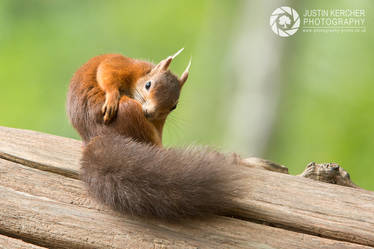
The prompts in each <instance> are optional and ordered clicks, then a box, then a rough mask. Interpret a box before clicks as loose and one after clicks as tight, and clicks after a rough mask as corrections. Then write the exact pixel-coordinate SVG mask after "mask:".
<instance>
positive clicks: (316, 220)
mask: <svg viewBox="0 0 374 249" xmlns="http://www.w3.org/2000/svg"><path fill="white" fill-rule="evenodd" d="M79 156H80V142H79V141H76V140H72V139H66V138H61V137H57V136H52V135H47V134H42V133H38V132H32V131H24V130H19V129H11V128H5V127H0V157H2V158H5V159H8V160H13V161H15V162H18V163H21V164H24V165H27V166H31V167H34V168H37V169H41V170H46V171H50V172H54V173H57V174H52V173H50V172H43V171H40V170H34V171H35V172H34V174H33V175H34V176H33V178H30V175H31V173H30V172H28V173H25V172H24V170H32V169H30V168H28V167H23V166H21V165H19V164H14V165H13V166H6V167H5V166H4V167H1V175H0V185H1V186H2V190H1V191H0V193H6V195H9V196H10V197H12V196H13V197H12V198H13V199H12V198H10V200H13V204H12V202H10V203H7V201H5V200H7V199H6V198H7V197H6V196H4V197H3V198H1V202H5V203H2V204H1V206H2V207H1V208H7V207H8V208H11V207H13V208H14V210H12V209H6V210H7V212H12V211H14V212H16V211H17V210H16V209H17V207H20V206H22V205H25V203H34V201H35V203H37V204H35V205H36V206H35V210H34V211H35V213H33V214H32V215H34V216H35V215H38V212H40V211H41V209H39V208H37V207H38V205H40V206H43V207H45V208H46V209H48V205H49V202H48V201H47V200H44V199H41V200H39V199H40V198H39V197H40V196H42V197H44V198H48V199H52V200H54V202H52V203H54V205H55V206H53V208H49V209H48V210H57V211H55V212H57V213H56V214H55V213H53V212H52V211H49V212H51V213H50V215H57V216H56V217H59V218H61V219H63V216H61V215H60V216H58V215H59V212H58V210H65V212H69V211H68V210H71V212H72V213H73V214H77V213H80V212H85V211H84V210H89V211H90V212H91V213H90V212H88V213H89V214H90V215H91V216H90V217H91V218H92V219H93V217H95V216H96V215H98V220H97V221H100V222H99V223H100V224H101V223H103V224H104V225H103V224H101V226H103V228H102V229H104V230H105V232H106V231H110V230H111V229H110V228H109V227H112V224H111V223H112V222H114V223H113V224H117V225H118V223H116V222H118V220H121V221H122V222H123V224H127V223H130V224H133V222H134V218H131V219H130V218H129V217H127V218H126V217H119V216H118V215H117V216H116V215H113V213H111V212H110V211H108V210H106V209H105V208H102V207H98V206H97V204H95V203H94V202H93V201H92V200H91V199H89V198H88V197H87V196H86V194H85V193H86V192H85V190H84V188H83V186H82V184H81V183H80V182H79V181H78V180H74V179H71V178H67V177H66V176H69V177H73V178H77V176H78V168H79V165H78V162H79ZM5 162H6V161H5ZM8 163H9V162H8ZM15 165H17V167H18V168H17V167H16V166H15ZM20 167H23V170H20V169H19V168H20ZM7 168H8V169H7ZM9 168H15V169H16V171H15V172H13V173H11V171H8V170H9ZM241 171H242V174H243V176H245V180H243V181H241V182H239V183H238V184H239V185H240V186H243V188H244V189H246V195H245V197H244V198H242V199H238V200H237V203H238V209H237V211H236V212H235V213H233V214H232V215H233V216H235V217H241V218H242V219H248V220H251V221H256V222H264V223H265V224H270V225H272V226H277V227H281V228H282V229H279V228H274V227H270V226H267V225H262V224H255V223H252V222H248V221H241V220H238V219H229V218H224V217H217V218H215V219H213V220H212V221H209V222H208V221H204V222H203V221H193V222H192V221H191V222H188V223H185V225H186V224H188V225H186V226H187V227H189V228H190V229H192V230H188V231H185V230H183V229H187V228H185V226H183V227H181V226H175V227H172V228H170V227H168V226H166V225H165V224H159V223H152V226H155V227H151V228H146V229H145V228H144V224H143V223H142V224H138V223H136V224H137V228H138V229H139V230H141V231H144V230H145V231H153V229H156V230H157V229H159V226H161V227H164V228H165V227H168V229H170V230H171V231H172V234H173V236H171V237H170V238H169V237H167V236H166V235H164V234H162V235H160V234H151V235H152V236H154V237H152V236H151V235H149V236H151V237H149V239H148V240H147V239H144V241H146V242H145V243H148V244H146V245H152V246H153V245H154V244H152V242H151V241H153V239H155V238H158V236H161V237H162V236H164V237H162V238H165V236H166V237H167V240H166V241H167V243H169V244H168V245H169V246H171V245H181V244H178V243H182V244H184V243H187V242H188V243H187V244H185V245H186V246H187V245H188V246H192V247H194V246H201V244H198V243H203V244H204V245H208V244H209V245H212V247H213V246H218V247H217V248H219V246H220V245H221V240H222V241H224V242H226V244H224V243H223V245H225V246H226V247H227V246H228V245H230V246H232V245H235V247H238V248H240V247H244V248H252V247H253V248H259V247H260V246H259V245H260V244H261V243H263V245H266V246H270V248H300V247H302V248H313V247H312V246H311V245H313V246H314V248H320V246H321V245H329V247H327V248H334V247H333V246H334V245H337V246H336V248H344V246H346V247H347V246H348V248H352V247H353V246H359V245H354V244H351V243H344V242H341V241H347V242H352V243H357V244H361V245H367V246H371V247H374V193H373V192H370V191H365V190H361V189H354V188H347V187H342V186H337V185H332V184H327V183H321V182H316V181H313V180H310V179H305V178H302V177H298V176H290V175H286V174H279V173H274V172H270V171H269V172H268V171H264V170H258V169H251V168H246V167H242V169H241ZM4 172H8V173H6V174H5V173H4ZM22 172H24V173H22ZM7 174H8V177H7V178H5V177H6V175H7ZM43 174H47V175H45V176H43ZM58 174H60V175H58ZM12 176H13V177H14V179H13V180H12ZM15 176H16V177H15ZM58 177H60V178H58ZM27 179H28V181H27ZM30 179H34V180H30ZM48 179H52V182H51V181H48ZM30 181H31V182H30ZM12 182H13V183H12ZM53 184H58V185H53ZM43 186H44V187H43ZM53 186H55V187H53ZM25 188H26V189H25ZM54 189H57V190H54ZM12 191H16V192H12ZM43 191H44V192H43ZM55 191H56V192H55ZM20 193H28V195H24V194H20ZM29 195H31V197H32V198H34V199H32V200H31V201H30V200H29V199H28V198H31V197H30V196H29ZM38 196H39V197H38ZM58 196H59V197H58ZM57 197H58V198H60V199H56V198H57ZM17 198H18V200H20V203H18V205H16V204H17V202H16V200H17ZM38 198H39V199H38ZM21 204H22V205H21ZM12 205H13V206H12ZM66 205H68V206H66ZM18 211H19V212H21V213H20V215H24V214H23V213H22V212H27V209H22V208H20V210H18ZM7 212H5V213H4V214H2V215H5V216H4V217H1V219H2V220H3V218H4V219H9V217H8V216H6V215H10V216H11V214H7ZM39 215H40V214H39ZM100 215H104V216H100ZM69 217H70V216H69ZM40 218H41V219H42V218H43V219H44V216H40ZM70 218H71V219H72V220H74V222H75V221H77V222H78V221H79V215H77V216H74V215H73V216H71V217H70ZM25 219H26V221H27V224H33V223H32V222H33V221H32V220H29V219H28V218H25ZM135 220H136V219H135ZM13 221H14V222H17V219H16V220H13ZM18 221H19V220H18ZM136 221H137V222H141V221H138V220H136ZM19 222H21V221H19ZM49 222H50V223H49ZM147 222H149V221H147ZM21 223H22V222H21ZM7 224H8V225H7ZM9 224H10V225H9ZM11 224H12V223H2V226H3V228H1V229H5V228H4V227H6V228H7V229H10V228H9V226H11ZM17 224H18V223H14V225H15V226H16V225H17ZM46 224H47V226H50V227H54V226H57V225H61V224H54V223H53V221H52V220H48V219H47V221H46ZM93 224H95V225H96V226H98V227H99V226H100V224H98V223H93ZM105 224H107V226H105ZM214 224H215V225H214ZM230 224H231V225H230ZM15 226H13V227H15ZM18 226H21V225H20V224H18ZM191 226H192V227H193V228H191ZM118 227H121V226H118ZM59 229H60V227H59ZM61 229H62V228H61ZM74 229H78V228H75V227H74ZM95 229H99V228H97V227H95ZM106 229H108V230H106ZM118 229H120V228H118ZM121 229H125V230H123V231H124V232H123V233H122V234H121V236H125V237H126V236H129V234H128V233H130V230H131V229H129V230H126V226H125V228H123V227H121ZM269 229H270V230H269ZM99 230H100V229H99ZM251 230H252V231H253V230H254V231H255V232H252V233H251ZM290 230H293V231H295V232H291V231H290ZM28 231H29V232H28V233H29V234H32V233H33V231H32V229H31V228H30V230H28ZM48 231H49V230H48ZM48 231H44V233H43V236H44V237H43V236H40V237H37V238H39V239H41V238H49V237H48ZM64 231H65V230H64ZM101 231H102V230H101ZM192 231H194V232H192ZM204 231H211V232H212V235H211V237H209V236H205V234H204ZM215 231H218V232H220V233H218V234H217V233H215ZM12 232H13V233H19V231H18V230H12ZM65 232H66V233H67V234H68V233H69V230H66V231H65ZM70 232H71V231H70ZM105 232H104V233H105ZM82 233H83V232H82ZM290 233H291V234H290ZM130 234H132V233H130ZM233 234H235V236H233ZM274 234H276V235H277V236H280V235H281V234H283V238H282V239H279V238H278V237H277V236H272V235H274ZM199 235H200V237H199ZM312 235H318V236H322V237H326V238H330V239H322V238H319V237H317V236H312ZM24 236H26V235H24ZM61 236H62V235H61ZM64 236H65V234H64ZM87 236H88V235H87ZM93 236H96V235H93ZM108 236H110V233H109V235H108ZM142 236H143V235H139V237H142ZM175 236H176V237H175ZM300 236H301V237H300ZM285 237H287V238H289V239H290V240H287V239H285ZM106 238H108V237H106ZM186 238H187V239H186ZM210 238H216V239H217V241H219V242H217V241H215V240H210ZM256 238H259V239H258V240H256ZM267 238H268V239H267ZM277 238H278V239H277ZM184 239H186V240H184ZM280 240H282V241H283V240H285V242H284V243H286V244H281V242H280ZM298 240H300V241H302V242H303V243H305V244H303V245H300V244H299V243H297V241H298ZM43 241H44V240H43ZM131 241H133V239H129V240H128V241H127V242H126V243H130V242H131ZM135 241H136V239H135ZM142 241H143V240H142ZM186 241H187V242H186ZM272 241H276V242H277V243H278V244H277V243H273V242H272ZM313 241H317V242H318V243H319V244H318V245H317V244H313ZM317 242H316V243H317ZM43 243H44V242H43ZM74 243H78V242H74ZM124 243H125V242H124ZM170 243H171V244H170ZM232 243H234V244H232ZM256 243H257V244H256ZM258 243H260V244H258ZM279 243H280V244H279ZM334 243H338V244H334ZM339 243H341V244H339ZM255 244H256V246H254V245H255ZM74 245H79V244H74ZM86 245H87V244H86ZM261 245H262V244H261ZM251 246H252V247H251ZM308 246H310V247H308Z"/></svg>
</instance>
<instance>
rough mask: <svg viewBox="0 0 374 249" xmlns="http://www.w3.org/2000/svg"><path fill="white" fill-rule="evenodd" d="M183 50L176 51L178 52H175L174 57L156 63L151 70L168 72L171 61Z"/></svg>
mask: <svg viewBox="0 0 374 249" xmlns="http://www.w3.org/2000/svg"><path fill="white" fill-rule="evenodd" d="M183 50H184V48H181V49H179V50H178V52H176V53H175V54H174V55H172V56H169V57H168V58H166V59H164V60H162V61H160V63H158V64H157V65H156V66H155V67H154V68H153V70H163V71H166V70H168V68H169V66H170V63H171V62H172V61H173V59H174V58H175V57H177V55H179V54H180V53H181V52H182V51H183Z"/></svg>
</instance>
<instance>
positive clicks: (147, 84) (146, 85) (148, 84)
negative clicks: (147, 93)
mask: <svg viewBox="0 0 374 249" xmlns="http://www.w3.org/2000/svg"><path fill="white" fill-rule="evenodd" d="M151 85H152V82H151V81H148V82H147V83H146V84H145V89H147V90H149V88H150V87H151Z"/></svg>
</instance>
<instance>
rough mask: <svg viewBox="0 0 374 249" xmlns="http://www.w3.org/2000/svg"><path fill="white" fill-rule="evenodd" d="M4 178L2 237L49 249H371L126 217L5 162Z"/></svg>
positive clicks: (259, 229)
mask: <svg viewBox="0 0 374 249" xmlns="http://www.w3.org/2000/svg"><path fill="white" fill-rule="evenodd" d="M0 173H1V174H0V176H1V177H0V200H1V201H0V209H1V210H3V212H2V213H0V233H6V234H14V235H16V236H18V237H22V238H25V239H27V240H28V241H33V242H34V243H36V244H38V245H42V246H46V247H61V248H124V247H125V248H291V249H292V248H368V247H365V246H362V245H357V244H352V243H348V242H341V241H335V240H330V239H324V238H319V237H316V236H311V235H307V234H302V233H297V232H292V231H288V230H284V229H280V228H274V227H270V226H266V225H263V224H256V223H252V222H248V221H242V220H238V219H234V218H227V217H213V218H212V219H207V220H188V221H185V222H183V223H182V224H169V223H165V222H160V221H156V220H142V219H139V218H135V217H126V216H123V215H120V214H117V213H114V212H112V211H110V210H108V209H106V208H104V207H101V206H100V205H98V204H96V203H95V202H94V201H92V200H91V199H89V198H88V197H87V195H86V192H85V189H84V187H83V184H82V182H80V181H79V180H76V179H71V178H67V177H65V176H61V175H58V174H54V173H51V172H43V171H40V170H37V169H33V168H30V167H26V166H23V165H20V164H17V163H13V162H10V161H6V160H0ZM114 238H115V239H114Z"/></svg>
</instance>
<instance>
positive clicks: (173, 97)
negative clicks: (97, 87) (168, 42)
mask: <svg viewBox="0 0 374 249" xmlns="http://www.w3.org/2000/svg"><path fill="white" fill-rule="evenodd" d="M182 51H183V48H182V49H181V50H179V51H178V52H177V53H175V54H174V55H173V56H169V57H167V58H166V59H164V60H162V61H160V63H158V64H157V65H156V66H154V67H153V68H152V70H151V71H150V72H149V73H148V74H146V75H145V76H143V77H141V78H140V79H139V80H138V82H137V84H136V90H135V96H134V98H135V99H136V100H137V101H138V102H139V103H140V104H141V105H142V108H143V112H144V115H145V117H146V118H147V119H148V120H150V121H152V120H159V119H166V117H167V116H168V114H169V113H170V112H171V111H173V110H174V109H175V108H176V107H177V104H178V99H179V94H180V91H181V89H182V87H183V85H184V83H185V82H186V81H187V78H188V72H189V69H190V66H191V60H190V62H189V64H188V66H187V68H186V70H185V71H184V72H183V74H182V76H181V77H178V76H176V75H174V74H173V73H171V72H170V70H169V69H168V68H169V66H170V63H171V62H172V61H173V59H174V58H175V57H176V56H177V55H178V54H179V53H180V52H182Z"/></svg>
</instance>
